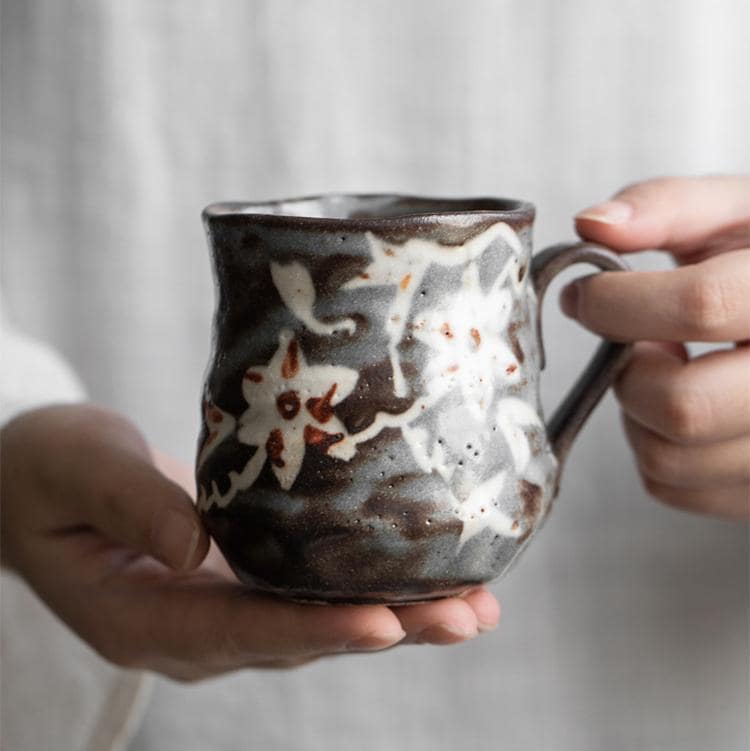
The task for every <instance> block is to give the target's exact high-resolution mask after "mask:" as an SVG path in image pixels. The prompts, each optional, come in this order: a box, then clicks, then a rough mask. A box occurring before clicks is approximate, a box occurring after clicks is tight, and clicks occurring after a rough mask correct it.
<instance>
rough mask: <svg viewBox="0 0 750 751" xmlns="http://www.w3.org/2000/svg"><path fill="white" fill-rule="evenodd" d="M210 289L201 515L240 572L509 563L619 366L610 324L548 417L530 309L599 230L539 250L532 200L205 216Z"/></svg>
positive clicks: (366, 598)
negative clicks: (607, 338)
mask: <svg viewBox="0 0 750 751" xmlns="http://www.w3.org/2000/svg"><path fill="white" fill-rule="evenodd" d="M203 219H204V224H205V228H206V231H207V234H208V241H209V245H210V249H211V252H212V256H213V264H214V270H215V282H216V290H217V304H216V313H215V318H214V329H213V351H212V354H211V358H210V363H209V367H208V371H207V375H206V381H205V389H204V395H203V429H202V433H201V437H200V441H199V450H198V457H197V483H198V488H199V496H198V506H199V510H200V513H201V515H202V518H203V520H204V522H205V524H206V526H207V528H208V530H209V531H210V533H211V534H212V536H213V538H214V539H215V540H216V542H217V543H218V545H219V547H220V549H221V551H222V553H223V554H224V556H225V557H226V559H227V561H228V562H229V564H230V565H231V567H232V568H233V570H234V571H235V572H236V574H237V576H238V577H239V578H240V580H242V581H244V582H246V583H248V584H250V585H252V586H254V587H258V588H260V589H263V590H267V591H271V592H275V593H277V594H279V595H282V596H285V597H289V598H294V599H299V600H307V601H326V602H331V601H339V602H385V603H405V602H416V601H423V600H428V599H432V598H436V597H445V596H449V595H454V594H457V593H460V592H462V591H465V590H466V589H468V588H470V587H472V586H476V585H478V584H480V583H482V582H487V581H489V580H491V579H493V578H495V577H497V576H499V575H500V574H502V573H503V571H505V570H506V569H507V567H508V566H509V564H510V563H511V561H512V560H513V559H514V558H515V557H516V556H517V555H518V553H519V552H520V551H521V550H522V549H523V548H524V546H525V545H527V544H528V541H529V540H530V539H531V537H532V535H533V534H534V532H535V531H536V530H537V529H538V528H539V527H540V525H541V523H542V521H543V520H544V518H545V516H546V514H547V512H548V511H549V508H550V504H551V502H552V500H553V498H554V496H555V495H556V493H557V488H558V484H559V480H560V472H561V468H562V464H563V461H564V459H565V456H566V453H567V451H568V448H569V447H570V444H571V442H572V440H573V438H574V437H575V435H576V433H577V432H578V431H579V429H580V428H581V426H582V425H583V423H584V421H585V420H586V418H587V417H588V415H589V414H590V412H591V410H592V409H593V408H594V407H595V405H596V404H597V402H598V401H599V400H600V398H601V397H602V395H603V394H604V392H605V391H606V389H607V388H608V386H609V385H610V384H611V383H612V381H613V379H614V377H615V376H616V374H617V372H618V370H619V368H620V367H621V366H622V365H623V364H624V362H625V358H626V357H627V354H628V347H627V346H626V345H623V344H615V343H611V342H603V343H602V344H601V345H600V346H599V349H598V351H597V353H596V354H595V356H594V358H593V360H592V361H591V363H590V364H589V365H588V367H587V368H586V370H585V371H584V373H583V374H582V375H581V377H580V379H579V380H578V382H577V383H576V384H575V385H574V386H573V388H572V390H571V391H570V393H569V395H568V396H567V398H566V399H565V400H564V401H563V403H562V405H561V406H560V407H559V408H558V410H557V411H556V412H555V414H554V416H553V417H552V419H551V420H550V421H549V422H548V423H546V424H545V422H544V419H543V417H542V411H541V406H540V402H539V390H538V382H539V373H540V370H541V369H542V368H543V367H544V354H543V349H542V339H541V329H540V326H539V317H538V312H539V305H540V304H541V300H542V297H543V295H544V291H545V289H546V288H547V285H548V284H549V282H550V280H551V279H552V278H553V277H554V276H555V275H556V274H557V273H558V272H559V271H561V270H562V269H564V268H565V267H567V266H569V265H570V264H573V263H578V262H586V263H591V264H594V265H595V266H597V267H599V268H600V269H605V270H614V271H617V270H622V269H626V268H627V266H626V265H625V264H624V263H623V261H621V260H620V259H619V258H618V257H617V256H616V255H615V254H613V253H611V252H610V251H608V250H606V249H604V248H600V247H597V246H594V245H591V244H587V243H576V244H572V245H558V246H555V247H552V248H549V249H547V250H545V251H544V252H542V253H540V254H537V255H535V256H534V257H533V258H532V257H531V229H532V223H533V219H534V207H533V206H532V205H531V204H529V203H526V202H522V201H514V200H507V199H494V198H482V199H466V200H460V199H455V200H453V199H452V200H447V199H442V198H421V197H413V196H401V195H327V196H319V197H310V198H301V199H295V200H288V201H277V202H271V203H257V204H251V203H220V204H214V205H212V206H209V207H208V208H207V209H205V211H204V213H203Z"/></svg>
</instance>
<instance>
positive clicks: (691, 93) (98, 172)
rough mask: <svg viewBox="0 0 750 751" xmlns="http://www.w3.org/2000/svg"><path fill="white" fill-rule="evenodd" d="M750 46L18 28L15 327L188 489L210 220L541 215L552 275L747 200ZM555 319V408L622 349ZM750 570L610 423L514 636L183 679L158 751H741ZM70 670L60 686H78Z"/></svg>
mask: <svg viewBox="0 0 750 751" xmlns="http://www.w3.org/2000/svg"><path fill="white" fill-rule="evenodd" d="M749 30H750V6H749V5H748V4H747V3H745V2H743V1H742V0H724V2H721V3H716V2H713V0H672V1H671V2H670V1H668V0H663V1H661V2H651V1H650V0H623V1H621V2H617V3H602V2H598V1H597V0H580V2H577V3H560V2H556V0H497V1H495V2H493V1H492V0H474V1H473V2H466V1H465V0H463V1H461V0H442V1H441V2H435V1H434V0H433V1H428V0H410V1H409V2H404V1H403V0H381V1H377V0H373V1H372V2H368V3H354V2H351V1H350V0H328V1H326V0H308V2H304V3H302V2H292V1H291V0H273V1H271V0H266V1H265V2H261V1H242V0H225V1H224V2H221V3H218V2H213V1H211V0H200V1H198V0H181V1H180V2H177V1H176V0H172V1H168V0H165V1H164V2H151V1H150V0H128V2H110V3H89V2H72V1H70V0H31V1H28V2H27V1H25V0H3V2H2V137H3V183H2V189H3V195H2V201H3V207H2V208H3V216H2V239H3V296H4V300H5V305H6V307H7V309H8V312H9V314H10V315H11V317H12V318H13V319H14V320H15V321H16V322H17V323H18V325H19V326H21V327H22V328H23V329H24V330H25V331H27V332H29V333H31V334H32V335H34V336H35V337H38V338H40V339H42V340H44V341H46V342H48V343H50V344H51V345H53V346H54V347H56V348H57V349H59V350H60V351H61V352H62V353H63V354H64V355H65V356H66V357H67V359H68V360H69V361H70V362H71V363H72V364H73V366H74V367H75V368H76V370H77V372H78V373H79V374H80V376H81V378H82V379H83V380H84V382H85V383H86V386H87V388H88V390H89V392H90V394H91V395H92V397H93V398H94V399H96V400H98V401H100V402H103V403H106V404H108V405H110V406H112V407H115V408H117V409H120V410H122V411H123V412H125V413H127V414H128V415H129V416H130V417H132V418H133V419H134V420H135V421H136V422H137V423H138V424H139V425H141V426H142V428H143V429H144V431H145V433H146V434H147V435H148V437H149V438H150V439H151V440H152V441H153V442H154V443H155V444H156V445H158V446H159V447H160V448H162V449H164V450H167V451H170V452H172V453H174V454H176V455H177V456H180V457H182V458H184V459H186V460H191V458H192V455H193V451H194V445H195V437H196V434H197V429H198V416H199V411H198V408H199V394H200V387H201V378H202V373H203V370H204V367H205V363H206V360H207V356H208V346H209V338H210V329H209V327H210V317H211V313H212V305H213V291H212V283H211V272H210V267H209V263H208V254H207V251H206V247H205V240H204V237H203V232H202V228H201V225H200V220H199V212H200V210H201V208H202V207H203V206H204V205H205V204H207V203H209V202H211V201H214V200H221V199H263V198H272V197H285V196H294V195H301V194H306V193H318V192H324V191H331V190H353V191H368V192H370V191H392V190H396V191H401V192H419V193H424V194H442V195H477V194H489V195H506V196H514V197H521V198H527V199H530V200H532V201H534V203H536V205H537V209H538V219H537V225H536V238H537V243H536V246H537V248H541V247H543V246H544V245H545V244H548V243H551V242H555V241H560V240H564V239H568V238H570V237H572V227H571V220H570V217H571V215H572V213H574V212H575V211H576V210H578V209H580V208H582V207H583V206H585V205H588V204H589V203H592V202H594V201H598V200H600V199H602V198H604V197H606V196H607V195H608V194H610V193H611V192H612V191H614V190H616V189H617V188H618V187H620V186H621V185H623V184H625V183H628V182H631V181H634V180H637V179H642V178H644V177H647V176H652V175H657V174H666V173H684V174H687V173H704V172H723V171H732V172H739V171H749V170H750V143H749V142H748V138H747V133H748V132H750V100H749V99H748V96H747V91H746V82H747V75H748V69H749V67H750V65H749V60H748V48H749V47H750V44H749V43H750V31H749ZM633 262H634V264H635V265H636V266H637V267H639V268H646V267H648V268H654V267H663V266H666V265H667V264H668V261H667V259H665V258H664V257H663V256H661V255H657V254H646V255H645V256H640V257H638V258H635V259H633ZM580 273H588V269H586V268H585V267H584V268H582V269H580V270H574V271H572V272H570V273H569V274H568V275H567V276H566V278H572V276H574V275H575V274H580ZM557 288H559V285H558V287H557ZM554 298H555V290H554V289H553V291H552V292H551V293H550V296H549V301H548V303H547V305H546V310H545V331H546V349H547V354H548V361H549V369H548V370H549V372H548V373H547V374H546V377H544V378H543V381H544V388H543V395H544V401H545V404H546V405H547V407H548V409H551V408H552V406H553V405H554V404H555V403H556V402H557V401H558V400H559V399H560V397H561V395H562V394H563V392H564V390H565V388H566V385H567V384H569V383H570V382H571V381H572V380H573V377H574V376H575V374H577V373H578V372H579V371H580V369H581V367H582V364H583V360H584V358H585V356H586V353H587V352H589V351H590V350H591V348H592V346H593V342H594V340H593V338H592V337H591V336H589V335H587V334H586V333H584V332H582V331H580V330H579V329H578V328H577V327H575V326H574V325H573V324H571V323H569V322H567V321H565V320H564V319H563V317H562V316H561V315H560V314H559V312H558V311H557V309H556V305H555V303H554ZM747 554H748V539H747V529H746V527H744V526H741V525H736V524H732V523H728V522H724V521H720V520H713V519H706V518H699V517H694V516H690V515H686V514H682V513H678V512H676V511H673V510H671V509H668V508H665V507H663V506H661V505H659V504H657V503H654V502H653V501H651V500H649V499H647V497H646V496H645V494H644V493H643V491H642V490H641V488H640V485H639V482H638V479H637V475H636V472H635V470H634V468H633V461H632V458H631V455H630V453H629V450H628V449H627V446H626V444H625V441H624V438H623V435H622V432H621V428H620V426H619V422H618V417H617V412H616V408H615V405H614V402H613V400H612V399H611V397H609V398H608V399H607V400H606V402H605V403H604V404H603V405H602V407H601V408H600V409H599V410H598V411H597V412H596V413H595V415H594V416H593V418H592V419H591V421H590V423H589V424H588V425H587V427H586V429H585V430H584V432H583V434H582V436H581V437H580V438H579V440H578V442H577V444H576V447H575V448H574V450H573V453H572V454H571V457H570V459H569V462H568V466H567V469H566V473H565V476H564V479H563V484H562V491H561V494H560V497H559V498H558V501H557V507H556V508H555V509H554V510H553V512H552V515H551V517H550V518H549V521H548V523H547V524H546V526H545V529H544V530H543V532H542V533H541V534H540V535H539V537H538V538H537V540H536V542H535V544H534V545H533V546H531V548H530V549H529V550H528V552H526V553H525V555H524V556H523V558H522V559H521V560H520V562H519V563H518V565H517V566H516V567H515V568H514V570H513V571H512V572H511V573H510V575H509V576H508V577H507V578H505V579H504V580H502V581H500V582H496V583H494V584H493V590H494V591H495V592H496V593H497V594H498V595H499V597H500V599H501V601H502V605H503V609H504V616H503V621H502V623H501V626H500V627H499V628H498V630H497V631H496V632H494V633H493V634H491V635H489V636H484V637H482V638H480V639H478V640H476V641H475V642H473V643H469V644H465V645H462V646H459V647H456V648H452V649H439V648H432V647H419V648H417V647H411V648H405V649H399V650H394V651H392V652H390V653H388V654H384V655H379V656H357V657H352V658H351V659H336V660H330V661H322V662H320V663H318V664H316V665H313V666H311V667H308V668H305V669H303V670H300V671H297V672H293V673H271V672H261V671H258V672H245V673H241V674H235V675H233V676H231V677H227V678H222V679H217V680H214V681H211V682H208V683H205V684H198V685H193V686H190V687H185V686H179V685H176V684H173V683H171V682H168V681H165V680H162V679H159V680H158V681H157V685H156V687H155V691H154V696H153V699H152V701H151V703H150V704H149V706H148V708H147V710H146V712H145V715H144V717H143V721H142V725H141V727H140V729H139V730H138V732H137V734H136V736H135V738H134V740H133V741H132V743H131V748H132V749H133V750H134V751H154V750H156V749H158V750H159V751H171V750H172V749H175V750H176V749H180V750H181V751H192V749H196V750H198V749H201V750H202V749H206V748H211V749H214V751H222V750H223V749H227V750H229V749H237V748H243V749H244V748H247V749H263V751H274V750H276V749H278V750H279V751H282V750H283V751H287V750H289V749H304V750H305V751H307V750H308V749H309V750H310V751H317V750H318V749H326V751H338V750H339V749H340V750H342V751H343V750H344V749H346V750H347V751H348V749H351V748H357V749H361V750H362V751H372V750H380V749H408V750H410V751H411V750H414V751H422V750H423V749H424V750H425V751H427V750H428V749H429V751H443V750H444V749H445V750H447V749H451V750H453V749H455V748H490V747H498V748H503V749H506V750H508V751H513V750H514V749H528V748H533V749H555V751H586V750H588V749H590V750H591V751H595V750H596V751H598V749H601V748H611V749H618V748H623V749H624V748H628V749H630V748H643V749H680V751H699V750H702V749H705V748H709V747H711V748H716V747H721V748H722V749H726V750H727V751H734V750H735V749H736V750H737V751H739V750H740V749H745V748H746V747H747V744H748V741H749V740H750V729H749V727H748V713H747V707H746V701H745V700H746V697H747V692H748V665H747V649H748V572H747ZM50 624H51V625H50V628H62V626H59V625H58V624H57V623H56V622H55V621H53V620H52V619H50ZM23 636H24V635H23V632H22V631H20V632H18V631H16V632H13V631H11V632H9V633H7V634H6V638H7V639H12V638H23ZM74 657H75V656H74V655H71V659H70V660H68V661H67V664H65V665H56V667H55V669H59V670H62V671H65V670H68V671H70V675H71V678H70V680H71V681H73V683H72V684H71V685H75V684H74V681H75V678H74V677H73V676H75V675H76V670H78V669H79V668H78V667H77V660H76V659H74ZM5 667H8V666H7V665H4V668H5ZM50 669H51V666H50V663H48V662H46V661H42V660H41V658H40V659H34V657H32V656H30V657H29V660H28V665H27V666H25V667H24V670H27V671H30V672H31V673H33V674H34V675H36V676H37V678H38V680H40V681H44V680H45V675H46V673H47V671H48V670H50ZM15 670H21V668H20V667H18V668H15V666H14V672H15ZM4 673H5V675H4V683H5V686H4V692H5V693H6V695H7V697H8V700H10V698H12V694H13V690H14V680H13V675H9V674H7V673H6V671H5V670H4ZM39 696H41V695H39ZM4 701H5V700H4ZM49 701H50V702H52V701H53V700H52V699H50V700H49ZM27 707H28V708H27V710H26V712H25V713H20V714H19V713H15V714H14V715H13V716H12V717H4V720H5V722H6V724H15V726H16V727H15V728H14V732H18V733H23V732H24V726H27V727H31V726H34V725H36V726H37V727H36V728H35V729H34V732H42V731H41V729H40V728H46V730H45V732H46V733H47V735H46V736H44V737H46V738H49V739H55V738H56V737H59V736H56V735H55V733H56V731H57V728H56V727H55V723H59V722H60V715H59V713H56V712H45V713H43V714H42V715H41V716H40V715H39V713H38V712H37V711H36V708H37V707H38V704H37V695H34V696H31V695H30V696H29V697H28V703H27ZM67 722H68V723H69V724H71V725H76V723H77V724H78V727H79V728H81V729H85V728H89V727H92V722H93V720H92V717H91V716H86V713H85V712H80V713H78V714H76V713H73V714H71V715H70V716H69V717H68V718H67ZM27 732H31V730H28V731H27ZM81 732H83V730H81ZM3 733H4V735H5V734H6V731H5V730H4V731H3ZM14 737H22V736H14ZM29 737H38V736H29ZM4 745H5V744H4ZM32 747H33V748H35V749H36V748H38V749H44V748H48V747H49V748H52V747H55V748H61V746H60V745H59V744H57V743H56V744H55V745H54V746H53V745H49V746H46V745H44V743H42V742H40V743H38V744H36V745H34V744H32V745H31V746H26V747H24V748H32ZM8 748H9V751H10V750H11V748H12V747H11V746H10V745H8ZM15 748H22V746H18V745H17V746H15Z"/></svg>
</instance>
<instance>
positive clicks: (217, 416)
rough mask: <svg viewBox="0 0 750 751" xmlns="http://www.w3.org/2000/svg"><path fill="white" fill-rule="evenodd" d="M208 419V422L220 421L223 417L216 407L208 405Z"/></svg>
mask: <svg viewBox="0 0 750 751" xmlns="http://www.w3.org/2000/svg"><path fill="white" fill-rule="evenodd" d="M208 419H209V421H210V422H221V421H222V420H223V419H224V415H222V414H221V410H219V409H216V407H210V408H209V410H208Z"/></svg>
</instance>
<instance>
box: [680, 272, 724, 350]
mask: <svg viewBox="0 0 750 751" xmlns="http://www.w3.org/2000/svg"><path fill="white" fill-rule="evenodd" d="M679 303H680V305H679V310H680V315H681V316H682V317H683V320H684V322H685V325H686V327H687V332H686V333H687V336H689V337H691V338H694V339H703V338H706V337H708V338H710V337H711V336H712V335H713V334H714V333H715V332H719V331H721V330H722V329H723V328H724V327H725V326H726V325H727V323H729V321H730V318H731V316H730V311H729V305H728V302H727V292H726V288H725V285H724V284H723V283H722V282H721V280H720V279H718V278H717V277H715V276H709V275H708V274H706V273H703V274H701V275H697V274H695V272H693V271H692V270H691V278H690V281H689V282H688V283H687V284H686V285H685V288H684V290H683V291H682V294H681V299H680V300H679Z"/></svg>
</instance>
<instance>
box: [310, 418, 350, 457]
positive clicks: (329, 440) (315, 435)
mask: <svg viewBox="0 0 750 751" xmlns="http://www.w3.org/2000/svg"><path fill="white" fill-rule="evenodd" d="M304 436H305V443H306V444H307V445H308V446H317V447H318V448H319V449H320V450H321V451H323V452H324V453H325V452H327V451H328V449H329V448H331V446H333V444H334V443H338V442H339V441H340V440H341V439H342V438H343V437H344V434H343V433H326V432H325V430H320V429H319V428H316V427H315V426H313V425H305V432H304Z"/></svg>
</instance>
